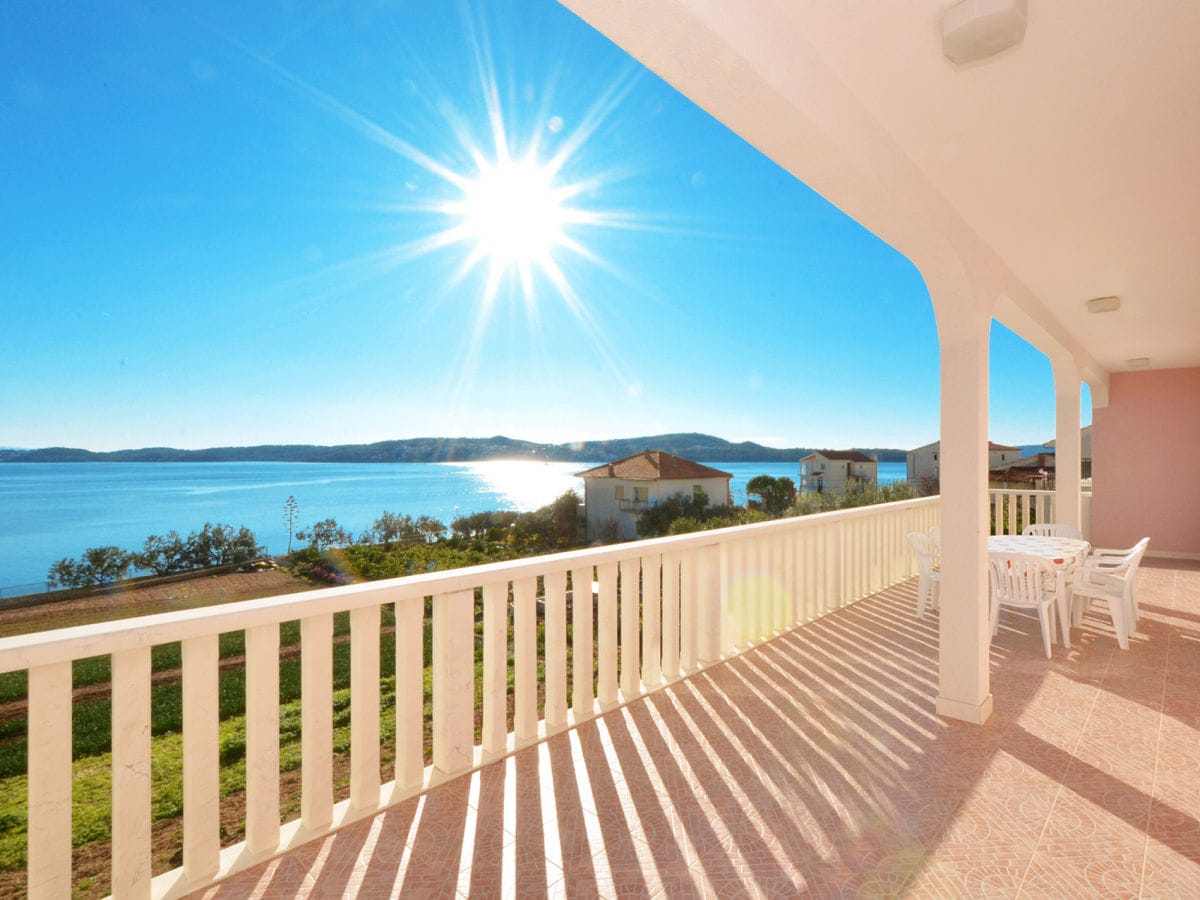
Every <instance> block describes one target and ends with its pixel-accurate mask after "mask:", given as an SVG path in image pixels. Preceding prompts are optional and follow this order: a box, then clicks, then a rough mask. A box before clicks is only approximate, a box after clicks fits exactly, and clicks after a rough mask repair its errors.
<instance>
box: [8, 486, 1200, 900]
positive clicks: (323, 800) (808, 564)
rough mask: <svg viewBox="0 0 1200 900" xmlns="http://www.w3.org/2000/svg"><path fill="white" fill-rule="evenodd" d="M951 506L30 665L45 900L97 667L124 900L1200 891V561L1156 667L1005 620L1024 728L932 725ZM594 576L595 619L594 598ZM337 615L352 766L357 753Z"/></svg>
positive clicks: (501, 577) (20, 647)
mask: <svg viewBox="0 0 1200 900" xmlns="http://www.w3.org/2000/svg"><path fill="white" fill-rule="evenodd" d="M1039 499H1040V498H1036V497H1035V498H1034V500H1033V501H1030V502H1038V501H1039ZM1008 502H1012V501H1008ZM1040 502H1045V501H1044V500H1041V501H1040ZM938 516H939V504H938V500H937V498H928V499H924V500H917V501H908V502H904V503H896V504H887V505H883V506H877V507H865V508H861V509H856V510H851V511H847V512H839V513H834V514H824V515H817V516H810V517H805V518H801V519H792V520H783V521H779V522H772V523H764V524H762V525H755V526H748V527H743V528H732V529H724V530H721V531H715V532H707V533H701V534H695V535H686V536H680V537H675V538H666V539H661V540H657V541H646V542H638V543H632V544H624V545H618V546H614V547H606V548H600V549H595V550H588V551H580V552H577V553H568V554H559V555H556V556H547V557H540V558H536V559H531V560H522V561H516V562H511V563H504V564H498V565H490V566H481V567H477V568H473V569H462V570H456V571H452V572H446V573H437V574H434V575H423V576H416V577H412V578H407V579H400V580H397V581H391V582H380V583H374V584H367V585H355V586H351V587H347V588H337V589H330V590H324V591H318V592H314V593H312V594H309V595H303V596H301V597H296V596H290V597H279V598H273V599H270V600H265V601H250V602H246V603H238V604H230V605H227V606H223V607H216V608H210V609H207V610H194V611H190V612H186V613H177V614H169V615H162V616H154V617H148V618H144V619H139V620H131V621H126V622H119V623H110V624H107V625H102V626H97V627H95V628H88V629H64V630H61V631H58V632H51V633H44V634H42V635H34V636H28V637H23V638H10V639H6V640H4V641H0V669H2V670H5V671H13V670H20V669H28V670H29V703H30V715H29V722H30V735H29V739H30V745H31V746H34V747H38V748H39V752H38V753H36V754H31V762H30V772H29V810H30V819H29V891H30V894H31V895H32V896H64V895H67V894H69V893H70V891H71V884H72V878H71V856H72V853H71V818H70V814H69V810H70V808H71V800H72V777H71V759H70V751H69V747H70V723H71V716H70V710H71V679H70V666H71V661H72V660H74V659H78V658H82V657H86V656H92V655H96V654H99V653H109V654H112V659H113V679H114V685H113V687H114V691H113V734H114V746H113V754H112V764H111V771H112V779H113V788H112V790H113V797H114V810H113V835H114V838H113V845H112V853H111V879H112V881H111V885H112V887H111V889H112V892H113V894H114V895H115V896H120V897H129V896H151V895H153V896H169V897H173V896H182V895H185V894H188V893H190V892H195V891H204V892H206V893H205V896H217V897H222V896H228V897H233V896H245V895H247V894H248V893H251V892H266V893H269V894H272V895H281V896H300V895H304V894H306V893H309V894H312V895H314V896H329V895H338V894H343V893H354V892H362V893H365V894H368V895H374V894H376V893H378V894H388V893H390V892H392V891H398V890H402V891H404V892H414V893H417V892H419V893H421V894H424V893H431V894H436V895H449V894H453V893H454V892H455V891H456V890H457V891H462V892H464V893H506V894H509V893H518V894H522V895H524V894H525V893H527V892H528V893H546V892H554V893H562V892H566V891H567V890H568V889H569V890H571V891H573V892H574V891H582V892H584V893H593V892H594V893H599V894H602V895H605V896H611V895H616V894H621V895H625V894H637V895H643V894H652V893H655V892H659V891H663V892H666V893H668V894H671V895H674V894H678V893H689V892H695V893H720V892H723V891H727V890H732V889H734V888H735V887H736V888H740V889H750V890H755V891H757V892H758V893H761V894H767V895H770V894H782V893H790V892H794V891H796V890H799V889H807V890H820V891H839V890H841V891H851V892H855V893H872V892H883V893H893V892H896V891H900V890H904V891H906V892H907V891H909V890H912V891H914V892H916V893H922V892H923V893H928V894H936V895H942V894H947V893H979V892H980V891H983V890H985V889H986V890H993V891H996V892H998V893H1002V894H1003V893H1011V894H1016V893H1018V892H1019V891H1020V890H1025V891H1027V892H1029V893H1031V894H1043V893H1046V892H1048V891H1049V892H1053V891H1054V890H1055V889H1057V890H1059V891H1060V892H1061V891H1064V890H1078V891H1081V892H1085V891H1094V890H1099V889H1104V890H1126V889H1128V890H1130V891H1138V890H1141V889H1145V890H1146V891H1147V892H1148V893H1154V892H1156V891H1157V892H1158V893H1168V894H1169V893H1195V891H1196V890H1197V888H1200V825H1198V824H1197V821H1196V818H1195V813H1194V807H1195V804H1194V802H1193V801H1194V799H1195V798H1194V796H1193V795H1194V791H1195V787H1194V786H1195V783H1196V778H1197V772H1196V770H1195V767H1196V759H1198V758H1200V719H1197V715H1196V709H1197V708H1198V704H1197V701H1198V700H1200V688H1198V687H1197V684H1196V680H1195V676H1194V672H1195V671H1196V666H1197V663H1200V650H1198V646H1200V644H1198V643H1197V640H1196V635H1197V628H1196V622H1197V621H1200V606H1198V603H1200V601H1197V600H1196V598H1197V597H1198V596H1200V565H1197V564H1194V563H1179V564H1177V565H1174V566H1166V565H1161V564H1155V563H1150V564H1148V565H1147V566H1146V569H1145V572H1144V573H1143V574H1142V576H1141V581H1140V582H1139V585H1138V589H1139V592H1140V596H1141V603H1142V606H1143V610H1144V612H1145V615H1144V618H1143V621H1142V624H1141V626H1140V627H1139V632H1138V635H1137V637H1136V639H1135V640H1134V642H1133V646H1132V649H1131V650H1129V651H1126V652H1120V651H1118V650H1117V649H1116V643H1115V640H1114V639H1113V635H1112V633H1111V629H1110V628H1109V627H1108V626H1107V625H1106V623H1105V620H1104V619H1103V617H1101V616H1095V615H1093V616H1089V617H1088V618H1087V619H1085V623H1084V630H1083V634H1082V638H1081V639H1080V640H1078V642H1073V649H1072V650H1071V651H1064V650H1063V649H1062V648H1057V649H1056V652H1055V655H1054V658H1053V659H1052V660H1049V661H1047V660H1046V659H1045V658H1044V657H1043V656H1042V655H1041V652H1040V648H1039V646H1037V645H1038V640H1039V637H1038V629H1037V627H1036V623H1035V622H1033V621H1032V620H1022V619H1021V618H1020V617H1019V616H1016V615H1014V616H1012V617H1011V618H1008V617H1006V618H1005V619H1004V620H1002V621H1003V626H1004V627H1003V628H1002V631H1001V635H1000V637H999V638H998V640H997V641H996V643H995V644H994V645H993V647H992V649H991V669H992V685H993V690H994V697H995V714H994V715H993V716H992V718H991V719H990V720H989V721H988V722H987V723H986V724H985V725H984V726H983V727H976V726H971V725H966V724H963V723H961V722H955V721H953V720H948V719H944V718H940V717H938V716H937V715H936V714H935V712H934V697H935V695H936V693H937V683H938V620H937V617H936V616H931V617H929V618H927V619H925V620H918V619H917V618H916V617H915V584H914V582H913V580H912V578H911V576H912V573H913V571H914V569H913V562H912V559H911V558H910V556H909V555H908V551H907V545H906V542H905V541H904V535H905V533H907V532H908V531H909V530H918V529H921V530H923V529H926V528H928V527H929V526H930V525H932V524H934V523H935V522H936V521H937V520H938ZM584 584H586V585H588V586H589V588H591V587H592V586H593V584H594V589H595V593H594V595H593V597H592V600H593V602H591V603H587V602H583V603H574V602H571V601H572V600H573V597H572V591H571V590H570V588H571V587H572V586H573V585H584ZM589 593H591V591H590V590H589ZM385 608H386V609H385ZM427 610H428V616H427ZM385 611H386V612H387V613H388V614H389V615H392V614H394V617H395V623H396V629H395V634H396V637H395V638H394V640H395V642H396V647H395V649H396V652H395V658H396V664H395V671H394V676H395V684H396V689H395V700H394V706H393V705H392V704H391V702H385V703H382V704H381V690H380V681H381V678H382V677H391V676H392V675H393V673H392V672H389V671H381V666H380V659H381V657H380V643H381V641H380V637H381V631H382V629H381V621H383V616H382V614H383V613H384V612H385ZM339 613H348V614H349V619H350V629H351V631H350V659H351V663H350V665H351V687H350V697H349V704H350V738H349V741H350V753H349V763H348V766H345V765H341V764H338V765H335V757H334V754H333V733H334V728H333V714H332V710H333V698H334V684H333V679H332V669H331V662H330V661H331V656H332V654H331V653H330V650H331V649H332V638H333V621H334V616H335V614H339ZM477 615H478V616H479V617H480V618H481V620H482V622H481V626H482V632H481V633H479V634H477V629H476V616H477ZM296 619H298V620H299V621H300V630H301V639H302V651H303V652H302V673H301V679H302V701H301V702H302V705H303V709H302V722H303V734H302V741H303V745H302V750H303V765H302V767H301V769H300V772H299V782H300V801H299V818H297V819H295V820H293V821H290V822H287V823H285V824H283V825H282V826H281V825H280V818H281V816H280V808H281V804H280V798H281V793H283V786H282V785H281V779H280V774H279V769H280V765H279V761H280V729H279V722H280V714H279V713H280V710H279V704H278V700H277V697H278V673H279V633H280V631H279V628H280V624H281V623H283V622H287V621H291V620H296ZM539 620H540V623H541V624H542V625H543V626H544V635H545V637H544V643H543V642H542V641H540V640H539V638H538V626H539ZM568 620H569V621H570V624H571V628H570V629H569V630H568V628H567V624H568ZM639 625H640V628H639ZM796 626H799V627H796ZM426 629H428V630H429V632H430V639H431V647H432V650H431V654H430V656H431V658H430V659H429V660H428V661H429V662H430V663H431V667H432V686H431V697H429V702H430V710H431V714H430V715H429V716H426V714H425V713H424V709H425V704H426V702H427V701H426V695H425V693H424V689H423V677H424V665H425V663H426V658H425V655H424V654H423V652H422V644H421V641H422V634H423V632H424V631H425V630H426ZM234 630H245V632H246V708H247V735H246V760H247V762H246V765H247V777H246V785H247V790H246V793H245V805H244V815H243V814H241V807H238V806H236V805H231V804H230V802H229V800H228V799H224V800H223V798H222V790H221V787H220V757H221V745H220V742H219V738H218V722H217V706H216V699H215V695H216V691H215V690H214V687H215V685H216V678H217V666H218V660H217V652H216V646H217V637H218V635H220V634H222V633H225V632H229V631H234ZM510 634H511V637H510ZM585 636H586V637H585ZM174 640H181V641H183V648H184V649H183V663H184V669H183V698H184V701H183V702H184V733H183V740H182V751H181V752H182V760H181V762H180V765H181V768H182V773H183V775H182V778H183V796H184V814H183V821H182V838H181V841H180V854H179V859H180V860H181V861H182V865H181V866H179V867H178V868H176V869H173V870H171V871H167V872H162V873H161V874H157V875H156V876H155V877H153V878H152V875H153V874H154V873H152V871H151V843H152V841H151V837H152V830H153V827H154V826H153V824H152V804H153V802H154V800H155V797H154V796H153V792H152V788H151V780H150V736H149V715H150V703H149V696H150V648H151V647H152V646H153V645H156V644H161V643H165V642H168V641H174ZM385 640H386V638H385ZM510 640H511V644H512V647H511V664H510V662H509V642H510ZM477 648H481V653H479V662H480V665H479V667H478V668H477V666H476V653H477ZM510 677H511V683H512V687H511V691H510V689H509V688H508V686H507V685H508V683H509V679H510ZM476 698H478V700H477V699H476ZM389 707H390V708H389ZM391 715H394V720H395V740H394V742H393V741H392V740H390V739H388V740H386V741H385V740H381V735H382V734H383V733H384V731H383V728H382V726H381V722H382V721H383V719H384V718H385V717H388V716H391ZM427 731H428V733H429V736H430V743H429V747H428V752H427V751H426V745H425V740H424V736H425V734H426V732H427ZM477 735H478V736H477ZM381 744H382V745H383V746H382V748H381ZM392 755H394V763H391V764H388V761H387V760H386V757H387V756H392ZM346 771H348V784H346V785H344V786H342V781H343V780H342V779H339V777H338V776H339V775H341V774H342V773H343V772H346ZM385 777H390V779H391V780H390V781H388V783H386V784H385V783H383V781H384V778H385ZM292 780H293V781H294V780H295V779H292ZM1189 792H1191V793H1189ZM222 834H226V835H229V837H228V838H226V839H225V840H223V839H222ZM223 843H224V844H225V845H226V846H222V844H223Z"/></svg>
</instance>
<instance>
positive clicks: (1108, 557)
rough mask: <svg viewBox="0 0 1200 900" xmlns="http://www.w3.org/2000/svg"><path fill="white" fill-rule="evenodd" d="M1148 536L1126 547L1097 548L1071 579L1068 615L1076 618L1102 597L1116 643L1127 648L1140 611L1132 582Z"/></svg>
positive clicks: (1144, 550) (1122, 647)
mask: <svg viewBox="0 0 1200 900" xmlns="http://www.w3.org/2000/svg"><path fill="white" fill-rule="evenodd" d="M1149 544H1150V538H1148V537H1147V538H1142V539H1141V540H1140V541H1138V542H1137V543H1136V544H1134V545H1133V546H1132V547H1130V548H1129V549H1128V550H1101V551H1097V552H1096V554H1095V555H1093V556H1090V557H1088V559H1087V560H1086V561H1085V562H1084V564H1083V565H1081V566H1080V567H1079V568H1078V569H1076V570H1075V576H1074V578H1073V579H1072V581H1071V595H1072V598H1073V600H1072V610H1071V617H1072V619H1073V620H1075V621H1076V622H1080V621H1082V619H1083V613H1084V611H1085V609H1086V608H1087V606H1088V604H1089V603H1090V601H1092V600H1103V601H1104V602H1105V603H1106V604H1108V613H1109V617H1110V618H1111V619H1112V623H1113V631H1115V632H1116V633H1117V645H1118V646H1119V647H1120V648H1121V649H1122V650H1128V649H1129V636H1130V635H1131V634H1133V632H1134V631H1135V630H1136V625H1137V621H1138V619H1139V618H1140V613H1139V611H1138V608H1137V597H1136V596H1135V594H1134V591H1133V582H1134V579H1135V578H1136V576H1137V568H1138V564H1139V563H1141V561H1142V556H1143V555H1145V553H1146V547H1147V546H1149Z"/></svg>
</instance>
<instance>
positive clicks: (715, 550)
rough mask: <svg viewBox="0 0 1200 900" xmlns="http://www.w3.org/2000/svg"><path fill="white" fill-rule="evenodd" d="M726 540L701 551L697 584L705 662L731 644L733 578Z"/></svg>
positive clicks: (699, 648)
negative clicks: (728, 639)
mask: <svg viewBox="0 0 1200 900" xmlns="http://www.w3.org/2000/svg"><path fill="white" fill-rule="evenodd" d="M727 552H728V545H727V544H725V543H722V544H719V545H716V546H708V547H705V548H704V549H703V550H701V551H700V552H699V557H698V559H697V571H696V585H697V587H698V588H699V590H698V594H697V595H698V597H699V604H698V605H697V610H698V612H699V615H698V616H697V618H696V627H697V631H698V632H699V633H698V635H697V641H696V662H697V664H699V665H701V666H706V665H708V664H709V663H712V662H716V661H717V660H719V659H720V658H721V655H722V654H723V653H724V652H725V650H726V648H727V647H728V645H727V644H726V643H724V640H725V638H726V636H727V634H728V632H727V627H728V626H727V619H728V615H727V614H728V610H729V602H728V601H729V580H728V577H727V574H726V559H725V557H726V553H727Z"/></svg>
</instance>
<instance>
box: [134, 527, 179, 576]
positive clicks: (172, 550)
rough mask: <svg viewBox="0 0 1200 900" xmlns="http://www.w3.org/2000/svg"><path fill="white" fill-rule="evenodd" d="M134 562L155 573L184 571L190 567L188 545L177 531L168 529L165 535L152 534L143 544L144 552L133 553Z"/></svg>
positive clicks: (165, 573)
mask: <svg viewBox="0 0 1200 900" xmlns="http://www.w3.org/2000/svg"><path fill="white" fill-rule="evenodd" d="M133 564H134V566H136V567H137V568H139V569H145V570H148V571H151V572H153V573H154V574H155V575H170V574H171V573H172V572H182V571H183V570H184V569H186V568H188V551H187V545H186V544H184V542H183V539H182V538H180V537H179V534H178V532H175V531H168V532H167V533H166V535H164V536H160V535H157V534H152V535H150V536H149V537H148V538H146V542H145V543H144V544H143V545H142V552H141V553H135V554H133Z"/></svg>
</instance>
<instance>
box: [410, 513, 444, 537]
mask: <svg viewBox="0 0 1200 900" xmlns="http://www.w3.org/2000/svg"><path fill="white" fill-rule="evenodd" d="M414 527H415V528H416V531H417V534H418V535H419V536H420V539H421V540H422V541H424V542H425V543H427V544H432V543H434V542H436V541H437V540H438V539H439V538H441V537H444V536H445V534H446V526H445V525H443V524H442V523H441V522H439V521H438V520H437V519H434V518H432V517H430V516H421V517H420V518H419V519H417V521H416V523H415V526H414Z"/></svg>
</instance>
